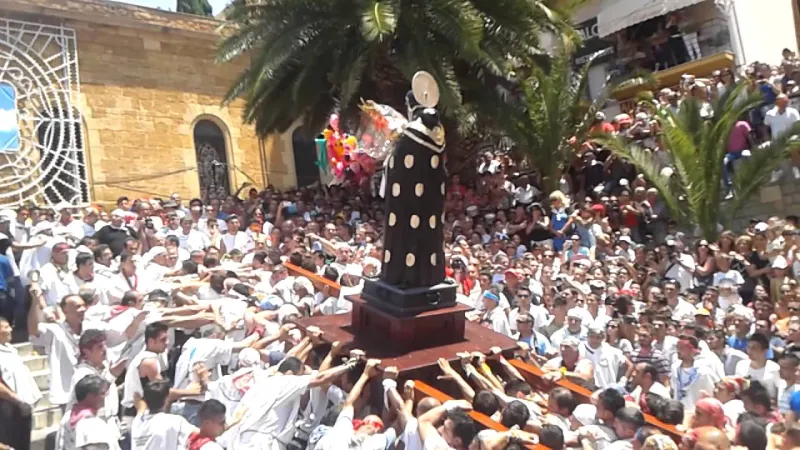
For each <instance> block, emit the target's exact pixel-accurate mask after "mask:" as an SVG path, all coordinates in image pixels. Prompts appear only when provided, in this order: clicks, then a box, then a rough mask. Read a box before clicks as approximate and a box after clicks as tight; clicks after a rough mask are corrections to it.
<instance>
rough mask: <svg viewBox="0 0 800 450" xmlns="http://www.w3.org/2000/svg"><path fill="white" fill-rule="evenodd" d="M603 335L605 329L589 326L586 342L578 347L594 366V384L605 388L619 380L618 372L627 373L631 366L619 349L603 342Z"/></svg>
mask: <svg viewBox="0 0 800 450" xmlns="http://www.w3.org/2000/svg"><path fill="white" fill-rule="evenodd" d="M605 337H606V330H605V329H603V328H601V327H598V326H591V327H589V331H588V334H587V337H586V342H583V343H582V344H581V347H580V356H581V357H582V358H586V359H588V360H589V361H591V362H592V365H593V366H594V385H595V387H596V388H597V389H606V388H609V387H611V386H613V385H615V384H617V383H618V382H620V381H621V380H620V378H621V375H620V374H625V373H627V372H628V371H629V370H630V366H631V362H630V361H629V360H628V358H626V357H625V355H623V354H622V352H621V351H620V350H618V349H616V348H614V347H612V346H610V345H608V344H607V343H606V342H605ZM622 381H625V380H622Z"/></svg>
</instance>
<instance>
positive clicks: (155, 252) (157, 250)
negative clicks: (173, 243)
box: [147, 245, 167, 259]
mask: <svg viewBox="0 0 800 450" xmlns="http://www.w3.org/2000/svg"><path fill="white" fill-rule="evenodd" d="M166 253H167V248H166V247H162V246H160V245H159V246H156V247H153V248H151V249H150V251H149V252H147V254H148V257H149V258H150V259H152V258H155V257H156V256H159V255H164V254H166Z"/></svg>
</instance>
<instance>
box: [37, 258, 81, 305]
mask: <svg viewBox="0 0 800 450" xmlns="http://www.w3.org/2000/svg"><path fill="white" fill-rule="evenodd" d="M68 261H69V244H67V243H64V242H61V243H58V244H56V245H54V246H53V249H52V253H51V254H50V262H48V263H47V264H45V265H44V266H42V269H41V270H40V271H39V278H40V280H41V282H40V283H39V286H40V287H41V289H42V293H43V295H44V300H45V303H46V304H47V308H48V309H47V310H46V313H47V314H49V313H51V312H52V313H55V312H56V311H57V309H58V303H59V302H60V301H61V299H62V298H64V296H65V295H69V294H77V292H73V291H74V289H73V283H74V278H73V276H72V272H71V271H70V270H69V264H68Z"/></svg>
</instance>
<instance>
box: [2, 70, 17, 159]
mask: <svg viewBox="0 0 800 450" xmlns="http://www.w3.org/2000/svg"><path fill="white" fill-rule="evenodd" d="M16 151H19V118H18V117H17V91H16V90H15V89H14V86H12V85H11V84H9V83H2V82H0V153H3V152H16Z"/></svg>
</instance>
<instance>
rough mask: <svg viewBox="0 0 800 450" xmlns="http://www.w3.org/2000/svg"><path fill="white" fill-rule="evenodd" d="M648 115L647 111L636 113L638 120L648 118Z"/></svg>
mask: <svg viewBox="0 0 800 450" xmlns="http://www.w3.org/2000/svg"><path fill="white" fill-rule="evenodd" d="M647 118H648V115H647V113H646V112H638V113H636V120H647Z"/></svg>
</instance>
